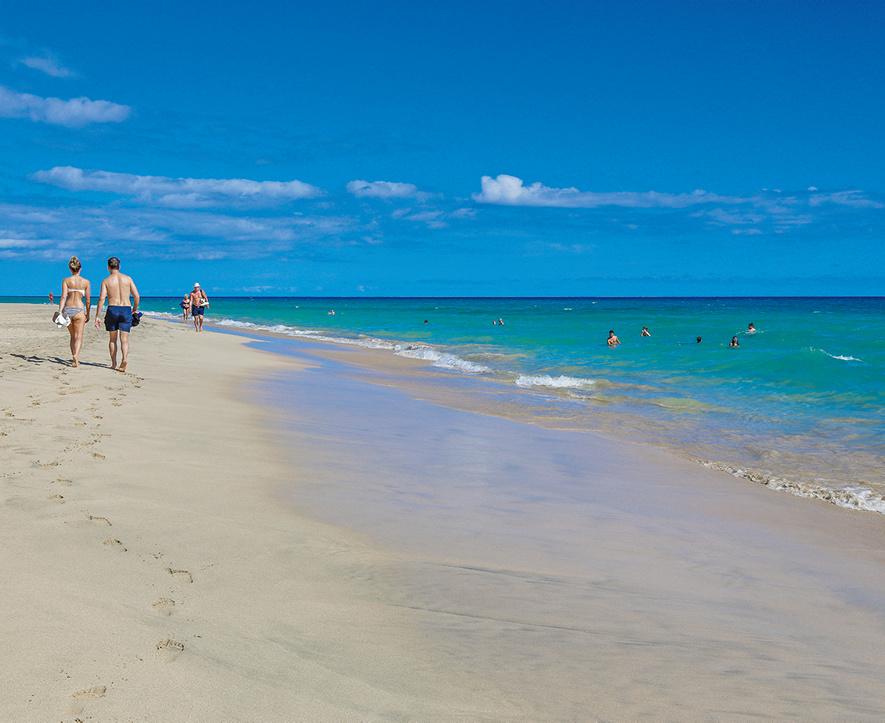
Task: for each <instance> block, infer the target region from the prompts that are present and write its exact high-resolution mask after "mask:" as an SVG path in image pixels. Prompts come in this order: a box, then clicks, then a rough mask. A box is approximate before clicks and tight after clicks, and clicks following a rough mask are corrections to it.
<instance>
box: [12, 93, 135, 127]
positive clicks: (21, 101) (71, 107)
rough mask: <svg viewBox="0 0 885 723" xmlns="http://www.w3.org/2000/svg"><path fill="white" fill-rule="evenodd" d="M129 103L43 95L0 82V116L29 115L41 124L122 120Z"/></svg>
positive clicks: (125, 115)
mask: <svg viewBox="0 0 885 723" xmlns="http://www.w3.org/2000/svg"><path fill="white" fill-rule="evenodd" d="M131 110H132V109H131V108H130V107H129V106H128V105H120V104H119V103H112V102H111V101H109V100H92V99H91V98H86V97H81V98H69V99H68V100H63V99H61V98H43V97H41V96H39V95H31V94H30V93H18V92H16V91H14V90H10V89H9V88H7V87H5V86H2V85H0V117H2V118H28V119H29V120H32V121H35V122H38V123H51V124H53V125H60V126H68V127H71V128H78V127H81V126H85V125H89V124H90V123H121V122H122V121H124V120H126V119H127V118H128V117H129V114H130V113H131Z"/></svg>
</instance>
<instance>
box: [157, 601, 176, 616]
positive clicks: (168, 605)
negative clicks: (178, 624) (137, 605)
mask: <svg viewBox="0 0 885 723" xmlns="http://www.w3.org/2000/svg"><path fill="white" fill-rule="evenodd" d="M151 607H152V608H153V609H154V610H156V611H157V612H158V613H160V614H161V615H171V614H172V613H173V612H174V610H175V600H172V599H171V598H168V597H161V598H160V599H159V600H155V601H154V602H152V603H151Z"/></svg>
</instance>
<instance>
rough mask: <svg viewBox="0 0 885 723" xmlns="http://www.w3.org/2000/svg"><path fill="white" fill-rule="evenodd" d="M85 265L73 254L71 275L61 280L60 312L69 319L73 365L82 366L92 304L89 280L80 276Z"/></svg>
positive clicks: (70, 264) (69, 263)
mask: <svg viewBox="0 0 885 723" xmlns="http://www.w3.org/2000/svg"><path fill="white" fill-rule="evenodd" d="M82 267H83V265H82V264H81V263H80V259H78V258H77V257H76V256H71V260H70V261H68V268H69V269H70V270H71V275H70V276H68V277H67V278H66V279H65V280H64V281H62V282H61V298H60V299H59V302H58V312H59V313H60V314H62V315H64V316H65V317H67V318H68V319H70V322H71V323H70V324H69V325H68V333H69V334H70V335H71V366H72V367H78V366H80V349H81V348H82V346H83V329H84V328H85V327H86V322H87V321H89V310H90V306H91V304H92V302H91V300H90V298H89V297H90V293H89V280H88V279H84V278H83V277H82V276H80V269H81V268H82Z"/></svg>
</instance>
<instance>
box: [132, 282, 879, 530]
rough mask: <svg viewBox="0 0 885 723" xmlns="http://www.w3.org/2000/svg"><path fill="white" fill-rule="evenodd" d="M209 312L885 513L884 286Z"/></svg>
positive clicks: (227, 321)
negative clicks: (526, 401)
mask: <svg viewBox="0 0 885 723" xmlns="http://www.w3.org/2000/svg"><path fill="white" fill-rule="evenodd" d="M177 304H178V299H147V300H145V302H144V304H143V308H145V309H149V310H153V311H155V312H163V313H175V312H177V310H178V307H177ZM331 309H334V311H335V315H334V316H331V315H329V311H330V310H331ZM498 318H502V319H503V320H504V322H505V323H504V325H503V326H496V325H493V323H492V322H493V320H496V319H498ZM425 320H426V321H427V323H426V324H425V323H424V321H425ZM207 321H208V322H210V323H220V324H222V325H225V326H227V327H230V328H238V327H239V328H247V329H264V330H271V331H275V332H278V333H282V334H289V335H293V336H305V337H309V338H325V339H329V340H334V341H338V342H339V343H347V344H357V345H361V346H367V347H372V348H381V349H389V350H390V351H392V352H394V353H396V354H399V355H402V356H409V357H414V358H417V359H424V360H426V361H427V362H428V363H430V364H432V365H433V366H435V367H437V368H443V369H446V370H448V371H450V372H452V373H453V374H467V375H472V376H476V377H479V378H483V379H489V380H495V381H499V382H503V383H505V384H509V385H512V386H513V387H514V388H516V389H520V390H522V391H523V392H524V393H525V394H528V395H535V396H537V395H543V396H547V397H550V398H551V399H561V400H563V401H564V402H574V401H576V400H577V401H578V402H580V404H581V405H582V406H583V409H584V413H583V416H582V417H581V420H580V421H581V423H582V424H584V425H585V426H586V427H587V428H589V429H598V430H605V431H619V432H621V433H624V434H630V435H632V436H634V437H636V438H638V439H641V440H643V441H647V442H651V443H654V444H663V445H666V446H670V447H674V448H677V449H680V450H682V451H683V452H685V453H688V454H690V455H692V456H694V457H696V458H699V459H702V460H705V461H709V462H711V463H715V464H717V465H719V466H721V468H723V469H728V470H730V471H732V472H733V473H734V474H736V475H738V476H747V475H751V476H753V478H754V479H756V480H757V481H759V482H762V483H765V484H769V485H770V486H774V487H780V488H785V489H790V490H791V491H793V492H796V493H798V494H812V495H814V496H819V497H826V496H828V495H829V496H830V497H831V498H832V499H831V501H834V502H836V503H837V504H842V505H846V506H849V507H858V508H861V509H867V510H873V511H877V512H882V513H885V499H883V495H885V459H883V456H885V445H883V440H885V415H883V408H885V384H883V379H885V298H881V297H878V298H801V299H790V298H736V299H711V298H707V299H703V298H684V299H678V298H673V299H607V298H600V299H593V298H582V299H575V298H561V299H362V298H359V299H353V298H350V299H309V298H308V299H305V298H289V299H226V298H213V300H212V306H211V307H210V310H209V315H208V317H207ZM749 322H753V323H755V325H756V327H757V329H758V331H757V333H756V334H752V335H750V334H747V333H746V329H747V325H748V324H749ZM643 325H645V326H648V327H649V328H650V330H651V333H652V336H651V337H647V338H641V337H640V336H639V332H640V329H641V328H642V326H643ZM609 329H614V330H615V331H616V332H617V334H618V335H619V336H620V338H621V340H622V342H623V343H622V344H621V346H620V347H618V348H617V349H610V348H608V346H607V345H606V343H605V339H606V336H607V332H608V330H609ZM733 335H737V336H738V338H739V340H740V348H738V349H731V348H729V347H728V341H729V340H730V339H731V337H732V336H733ZM697 336H701V337H702V339H703V341H702V343H700V344H697V343H696V342H695V337H697ZM569 409H570V410H572V408H571V407H569ZM573 416H574V415H573ZM579 416H581V415H579Z"/></svg>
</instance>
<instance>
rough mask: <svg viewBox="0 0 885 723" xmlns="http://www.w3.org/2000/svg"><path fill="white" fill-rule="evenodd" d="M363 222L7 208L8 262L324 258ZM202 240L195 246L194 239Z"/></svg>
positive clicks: (3, 237) (1, 209) (2, 244)
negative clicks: (193, 255) (103, 253)
mask: <svg viewBox="0 0 885 723" xmlns="http://www.w3.org/2000/svg"><path fill="white" fill-rule="evenodd" d="M357 228H358V224H357V223H356V222H355V221H354V220H353V219H351V218H349V217H346V216H345V217H341V216H305V215H300V214H284V215H263V216H260V215H249V216H243V215H234V214H231V213H217V212H208V211H196V210H179V209H159V208H132V207H126V206H113V205H112V206H105V207H91V206H86V207H56V208H53V209H52V210H51V211H46V210H45V209H43V208H42V207H37V206H28V205H22V204H2V203H0V256H2V257H6V258H10V257H17V258H31V257H34V258H38V257H39V258H63V257H64V255H65V254H67V255H70V254H71V253H75V252H77V253H84V251H83V249H84V247H86V248H88V249H90V250H93V251H94V250H95V249H98V248H100V249H103V250H107V251H113V250H117V251H120V252H121V253H122V252H125V253H127V254H132V255H138V256H151V257H178V256H180V254H181V247H182V244H187V245H188V249H189V252H188V253H190V252H191V251H195V252H196V251H198V252H199V254H200V255H201V256H203V257H206V254H211V255H212V257H213V258H259V257H264V256H268V255H270V254H274V253H281V254H286V253H289V252H296V253H300V252H306V251H308V250H309V251H310V252H312V253H316V252H318V251H321V250H322V249H328V248H336V247H338V246H339V245H340V244H341V239H342V238H346V237H348V236H349V235H351V234H353V233H354V232H355V230H356V229H357ZM195 240H196V241H199V242H200V243H199V244H198V246H194V244H193V242H194V241H195Z"/></svg>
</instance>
